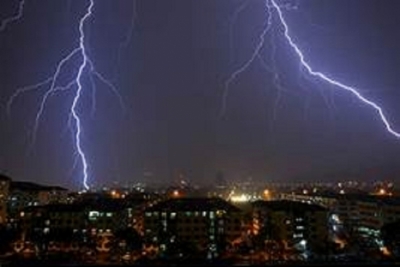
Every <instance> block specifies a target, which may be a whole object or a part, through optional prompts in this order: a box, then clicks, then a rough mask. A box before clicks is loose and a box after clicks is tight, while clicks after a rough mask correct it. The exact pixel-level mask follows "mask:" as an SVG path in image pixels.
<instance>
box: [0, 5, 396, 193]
mask: <svg viewBox="0 0 400 267" xmlns="http://www.w3.org/2000/svg"><path fill="white" fill-rule="evenodd" d="M282 3H286V4H289V5H288V7H289V6H290V7H289V8H288V9H287V10H286V11H285V12H284V14H285V17H286V19H287V22H288V24H289V26H290V28H291V32H292V35H293V37H294V39H295V41H296V42H297V43H298V44H299V46H300V47H301V48H302V49H303V51H304V53H305V55H306V57H307V59H308V60H309V62H310V63H311V64H312V65H313V66H314V68H315V69H317V70H320V71H322V72H325V73H329V74H330V75H331V76H333V77H335V78H337V79H338V80H340V81H341V82H343V83H346V84H348V85H352V86H356V87H358V88H362V92H363V94H364V95H365V96H366V97H368V98H370V99H372V100H374V101H376V102H377V103H379V104H380V105H382V106H383V108H384V111H385V113H386V114H387V116H388V118H389V119H390V121H391V123H392V124H393V125H394V128H395V129H397V130H398V131H400V106H399V105H398V103H399V102H400V91H399V88H400V75H399V74H398V73H399V70H400V49H399V47H400V31H399V27H398V26H399V25H400V16H399V15H398V11H399V10H400V1H397V0H385V1H382V0H301V1H282ZM87 5H88V2H87V1H84V0H80V1H67V0H65V1H64V0H57V1H54V0H26V4H25V9H24V16H23V17H22V18H21V20H19V21H17V22H14V23H12V24H10V25H8V27H7V28H6V29H5V30H4V31H3V32H0V62H1V64H0V102H1V105H0V106H1V112H0V170H1V171H3V172H4V173H6V174H8V175H10V176H11V177H13V178H14V179H16V180H28V181H36V182H40V183H49V184H59V185H63V186H67V187H70V188H80V187H81V182H80V180H81V171H80V170H81V166H80V165H79V162H78V164H76V166H75V168H74V146H73V139H72V134H71V132H70V130H69V129H68V126H67V125H68V111H69V107H70V105H71V103H72V99H73V96H74V92H75V91H74V90H75V89H73V90H70V91H65V92H60V93H58V94H56V95H54V96H52V97H51V99H50V101H49V102H48V105H47V106H46V111H45V113H44V114H43V117H42V120H41V122H40V127H39V130H38V133H37V138H36V143H35V144H34V145H33V146H31V141H32V127H33V125H34V119H35V114H36V112H37V110H38V105H39V103H40V97H41V96H42V95H43V93H44V92H45V91H46V87H41V89H39V90H37V91H31V92H27V93H25V94H23V95H21V96H20V97H19V98H18V99H17V100H16V101H15V103H14V105H13V106H12V113H11V114H10V115H8V114H7V112H6V109H5V105H6V103H7V101H8V99H9V97H10V96H11V95H12V94H13V93H14V92H15V91H16V89H17V88H19V87H22V86H26V85H29V84H34V83H37V82H40V81H43V80H45V79H47V78H48V77H50V76H51V75H52V74H53V73H54V71H55V68H56V65H57V63H58V61H59V60H61V59H62V58H63V57H64V56H66V55H67V54H68V53H69V52H70V51H71V49H73V48H74V47H76V46H77V44H78V38H79V32H78V23H79V19H80V17H81V16H82V15H83V14H84V12H85V11H86V7H87ZM243 5H244V6H243ZM239 8H240V9H242V11H241V12H237V10H238V9H239ZM17 9H18V1H17V0H1V2H0V19H4V18H6V17H9V16H11V15H12V14H14V13H15V12H16V10H17ZM133 13H134V14H135V23H134V27H133V31H131V36H129V34H130V28H131V22H132V14H133ZM265 22H266V13H265V8H264V1H262V0H247V3H245V0H218V1H216V0H137V1H136V4H135V3H134V2H133V1H128V0H97V1H96V2H95V8H94V14H93V16H92V17H91V19H90V21H89V22H88V24H87V27H86V28H85V31H86V37H87V39H86V41H87V42H86V44H87V47H88V53H89V55H90V57H91V59H92V60H93V63H94V64H95V65H96V68H97V70H98V71H99V72H101V73H102V74H103V75H104V76H105V77H107V78H108V79H109V80H111V81H112V82H113V83H114V84H115V85H116V86H117V87H118V90H119V92H120V94H121V95H122V97H123V99H124V102H125V105H126V108H125V110H124V109H121V107H120V105H119V102H118V98H117V97H116V96H115V95H114V94H113V93H112V92H111V91H110V90H109V88H108V87H107V86H105V85H104V84H102V83H100V82H98V81H96V85H97V91H96V106H95V107H96V112H95V113H92V108H93V105H92V104H93V103H92V102H93V101H92V89H91V86H90V83H89V82H88V81H86V83H85V87H84V94H83V97H82V101H81V102H80V106H79V110H80V113H81V116H82V126H83V128H84V132H83V136H84V138H83V147H84V149H85V151H86V154H87V157H88V161H89V164H90V167H89V172H90V183H91V184H97V185H99V184H103V183H107V184H111V183H112V182H114V181H116V182H119V183H121V184H124V183H126V182H139V181H148V182H165V183H168V182H171V181H174V180H176V177H178V176H179V175H180V174H182V175H184V176H185V177H187V179H188V180H190V181H192V182H193V183H205V182H213V181H214V179H215V175H216V172H217V171H218V170H221V171H223V172H224V175H225V177H226V179H227V180H228V181H237V180H243V179H246V178H248V177H252V178H253V179H254V180H259V181H315V180H323V181H329V180H331V179H333V177H335V179H336V178H343V179H345V178H353V177H356V178H360V179H366V180H367V179H369V180H371V179H384V178H391V179H395V180H396V174H400V172H399V170H400V165H399V162H400V139H397V138H395V137H394V136H392V135H390V134H389V133H388V132H387V131H386V130H385V128H384V125H383V124H382V122H381V121H380V120H379V118H378V116H377V115H376V113H375V112H374V111H373V110H371V109H370V108H368V107H366V106H365V105H362V104H361V103H360V102H359V101H357V99H355V98H354V97H353V96H351V95H350V94H348V93H346V92H343V91H340V90H338V89H337V88H335V87H332V86H328V85H327V84H326V83H323V82H321V81H318V80H315V79H312V78H310V77H309V76H307V75H302V73H301V71H299V62H298V58H297V57H295V55H294V53H293V51H292V50H291V49H290V47H289V46H288V45H287V43H286V42H285V40H284V39H283V37H282V28H281V27H280V25H279V24H274V25H275V27H274V28H272V29H271V32H270V34H269V35H267V38H266V41H265V44H264V47H263V49H262V51H261V53H260V57H261V58H262V59H263V60H264V64H266V65H268V66H269V67H271V66H273V63H274V62H275V68H276V70H277V73H279V77H280V80H281V86H282V88H283V90H281V91H278V88H277V86H275V85H274V83H273V80H274V75H273V74H271V73H270V72H268V71H267V70H266V69H265V68H264V66H263V64H262V62H261V61H260V60H259V59H257V60H255V61H254V64H252V65H251V66H250V67H249V69H248V70H247V71H245V72H243V73H242V74H241V75H240V76H238V78H237V79H236V80H235V81H234V82H233V83H232V85H231V87H230V94H229V98H228V106H227V110H226V113H225V116H224V117H223V118H219V117H218V113H219V110H220V107H221V102H222V94H223V90H224V82H225V80H226V79H228V78H229V76H230V74H231V73H232V72H234V71H235V70H236V69H237V68H239V67H240V66H242V65H243V64H244V63H245V62H246V60H248V58H249V57H250V56H251V54H252V52H253V50H254V48H255V46H256V45H257V42H258V41H259V38H258V37H259V35H260V33H261V31H262V30H263V27H264V26H265ZM276 22H277V21H276V20H275V23H276ZM272 42H274V43H275V46H273V45H272ZM273 47H275V57H273V56H272V51H273V50H274V49H273ZM78 63H79V57H77V58H76V60H72V61H71V62H70V63H69V64H67V65H66V67H65V69H64V71H63V75H62V76H60V79H59V83H60V84H65V83H67V82H68V81H69V80H71V77H73V76H74V75H76V69H77V66H78V65H77V64H78ZM279 92H280V93H279ZM397 177H400V176H397ZM397 179H398V178H397Z"/></svg>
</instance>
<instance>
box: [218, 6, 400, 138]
mask: <svg viewBox="0 0 400 267" xmlns="http://www.w3.org/2000/svg"><path fill="white" fill-rule="evenodd" d="M279 3H281V1H280V2H279ZM265 7H266V14H267V23H266V26H265V28H264V30H263V32H262V33H261V35H260V37H259V39H260V41H259V43H258V44H257V46H256V48H255V49H254V52H253V54H252V55H251V57H250V58H249V59H248V60H247V61H246V62H245V63H244V64H243V65H242V66H241V67H240V68H238V69H237V70H236V71H235V72H233V73H232V74H231V75H230V77H229V78H228V79H227V80H226V82H225V87H224V93H223V97H222V108H221V112H220V114H219V117H221V116H223V115H224V113H225V111H226V103H227V97H228V93H229V87H230V85H231V84H232V82H233V81H234V80H235V79H236V78H237V77H238V76H239V75H240V74H241V73H243V72H244V71H246V70H247V69H248V68H249V66H250V65H251V64H252V63H253V62H254V61H255V59H256V58H257V57H258V58H259V59H260V60H261V62H262V64H263V65H264V67H265V68H266V69H267V70H268V71H270V72H271V73H272V74H273V79H272V81H273V82H274V84H275V86H276V88H277V89H278V97H277V99H276V101H275V107H274V118H275V116H276V115H275V113H276V109H277V103H278V102H279V99H280V93H279V92H282V91H284V90H283V88H282V86H281V84H280V78H279V77H280V75H279V74H278V73H277V69H276V67H275V63H274V60H273V58H274V54H275V46H274V44H273V43H272V44H271V46H272V53H273V58H272V62H273V66H272V67H269V66H267V64H266V63H265V62H263V61H262V58H261V56H260V52H261V50H262V48H263V46H264V43H265V38H266V34H267V32H268V31H269V30H270V28H271V27H272V26H276V27H277V29H279V27H278V26H280V27H281V28H283V37H284V40H285V41H286V42H287V43H288V44H289V46H290V48H291V49H292V50H293V51H294V52H295V54H296V56H297V57H298V59H299V65H300V70H302V71H304V70H305V72H306V73H307V74H308V76H309V78H317V79H319V80H320V81H323V82H325V83H328V84H329V85H331V86H333V87H334V88H337V89H340V90H344V91H347V92H349V93H350V94H352V95H353V96H355V97H356V98H357V99H358V100H359V101H361V103H363V104H364V105H366V106H368V107H370V108H372V109H373V110H374V111H375V112H376V114H377V115H378V116H379V118H380V120H381V121H382V123H383V125H384V126H385V128H386V130H387V131H388V132H389V133H390V134H392V135H393V136H395V137H397V138H400V133H399V132H397V131H395V130H394V129H393V126H392V125H391V123H390V122H389V120H388V118H387V117H386V115H385V113H384V111H383V109H382V107H381V106H379V105H378V104H377V103H375V102H374V101H372V100H370V99H368V98H367V97H365V96H363V95H362V93H361V91H364V90H361V89H358V88H356V87H353V86H350V85H346V84H344V83H342V82H340V81H338V80H336V79H334V78H333V77H331V76H330V75H328V74H325V73H322V72H320V71H317V70H315V69H314V68H313V67H312V66H311V64H310V63H309V62H308V61H307V60H306V58H305V56H304V53H303V52H302V50H301V49H300V47H299V46H298V45H297V44H296V42H295V41H294V38H293V37H292V35H291V32H290V29H289V26H288V24H287V22H286V19H285V17H284V15H283V11H282V10H292V9H297V6H296V5H295V6H291V5H288V4H286V5H279V4H278V3H277V1H276V0H265ZM275 14H276V16H274V15H275ZM275 17H276V18H277V22H278V24H277V25H275V24H274V22H275V20H274V19H273V18H275ZM273 24H274V25H273ZM306 78H307V77H306ZM323 98H324V101H325V102H326V104H327V106H331V105H333V103H332V104H331V105H329V103H328V102H329V101H328V100H327V99H326V97H325V96H324V95H323ZM331 107H332V106H331Z"/></svg>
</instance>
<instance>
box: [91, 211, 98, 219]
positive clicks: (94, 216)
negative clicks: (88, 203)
mask: <svg viewBox="0 0 400 267" xmlns="http://www.w3.org/2000/svg"><path fill="white" fill-rule="evenodd" d="M97 217H99V212H98V211H89V220H97Z"/></svg>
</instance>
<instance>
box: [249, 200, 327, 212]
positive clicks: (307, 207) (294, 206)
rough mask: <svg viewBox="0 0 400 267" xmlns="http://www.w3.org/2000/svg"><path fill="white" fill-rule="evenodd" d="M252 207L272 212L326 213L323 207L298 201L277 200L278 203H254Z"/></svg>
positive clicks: (260, 201)
mask: <svg viewBox="0 0 400 267" xmlns="http://www.w3.org/2000/svg"><path fill="white" fill-rule="evenodd" d="M253 207H256V208H266V209H270V210H274V211H293V212H297V211H299V212H305V211H311V212H315V211H327V209H325V208H324V207H321V206H319V205H315V204H307V203H302V202H298V201H289V200H278V201H262V200H259V201H256V202H254V203H253Z"/></svg>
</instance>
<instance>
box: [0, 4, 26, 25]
mask: <svg viewBox="0 0 400 267" xmlns="http://www.w3.org/2000/svg"><path fill="white" fill-rule="evenodd" d="M24 5H25V0H21V1H20V2H19V5H18V11H17V13H16V14H15V15H13V16H11V17H8V18H6V19H4V20H3V21H1V23H0V32H2V31H4V30H5V29H6V28H7V26H8V25H9V24H11V23H13V22H15V21H17V20H19V19H20V18H22V16H23V15H24Z"/></svg>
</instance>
